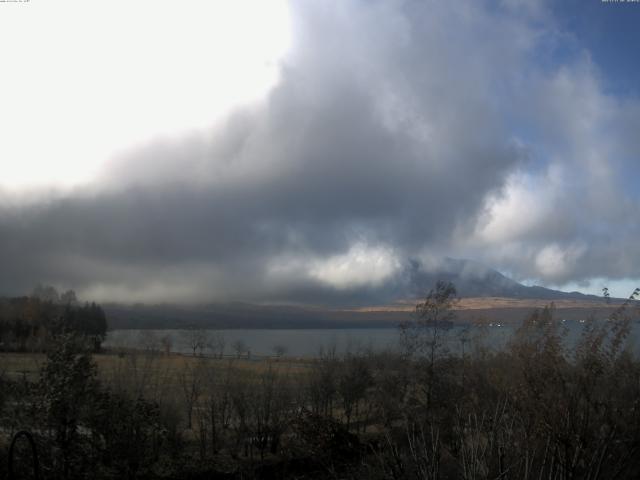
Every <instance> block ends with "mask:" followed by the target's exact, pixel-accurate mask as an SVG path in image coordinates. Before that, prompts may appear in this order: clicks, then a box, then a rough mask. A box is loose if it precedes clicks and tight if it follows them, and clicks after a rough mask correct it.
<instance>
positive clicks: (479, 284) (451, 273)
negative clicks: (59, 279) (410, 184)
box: [103, 258, 617, 329]
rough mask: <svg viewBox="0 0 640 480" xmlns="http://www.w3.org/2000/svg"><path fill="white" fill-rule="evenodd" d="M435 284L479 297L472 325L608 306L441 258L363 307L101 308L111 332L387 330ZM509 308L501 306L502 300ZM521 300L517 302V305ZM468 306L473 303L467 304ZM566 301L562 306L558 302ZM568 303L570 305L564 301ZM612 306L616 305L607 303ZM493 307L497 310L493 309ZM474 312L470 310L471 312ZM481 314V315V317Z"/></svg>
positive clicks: (465, 312)
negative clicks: (484, 318)
mask: <svg viewBox="0 0 640 480" xmlns="http://www.w3.org/2000/svg"><path fill="white" fill-rule="evenodd" d="M438 280H444V281H450V282H452V283H453V284H454V285H455V287H456V290H457V294H458V297H459V298H469V299H474V298H475V299H482V298H485V299H486V301H483V302H478V304H481V305H482V306H481V307H479V308H476V307H473V308H471V309H462V311H459V312H458V317H459V319H460V320H461V321H463V322H465V321H472V320H473V319H474V318H476V317H477V316H478V315H480V314H479V313H477V312H479V311H482V312H486V314H490V315H491V316H492V318H498V319H500V321H502V322H508V321H514V320H515V321H517V320H521V319H523V318H525V317H526V316H528V315H529V314H530V313H531V311H532V310H533V309H534V307H532V302H527V300H542V301H544V302H545V304H546V303H550V302H552V301H565V300H569V301H576V302H578V303H584V304H590V305H592V306H594V308H599V309H604V310H606V309H607V308H610V307H611V306H608V305H607V304H605V302H604V301H603V299H602V297H598V296H595V295H585V294H582V293H580V292H561V291H559V290H552V289H549V288H545V287H540V286H526V285H522V284H521V283H518V282H516V281H515V280H512V279H510V278H508V277H507V276H505V275H503V274H501V273H500V272H498V271H497V270H494V269H492V268H489V267H486V266H484V265H482V264H481V263H478V262H475V261H472V260H464V259H453V258H445V259H444V260H443V261H441V262H439V263H438V264H437V265H435V266H434V265H431V266H430V267H429V268H428V269H427V268H425V267H424V266H423V265H421V264H420V263H419V262H417V261H412V262H411V264H410V266H409V270H408V275H407V277H405V282H403V284H402V285H397V286H396V288H395V289H394V294H395V296H396V298H395V303H394V302H392V303H391V304H387V305H385V306H382V307H381V306H380V305H378V306H377V307H376V306H373V305H372V307H373V308H371V309H367V308H366V307H363V306H362V305H359V306H358V307H357V308H353V307H354V306H343V307H337V306H335V305H334V306H332V307H329V306H325V307H318V306H305V305H261V304H252V303H243V302H218V303H208V304H207V303H202V304H192V305H179V304H146V305H145V304H135V305H131V304H129V305H127V304H118V303H106V304H104V305H103V306H104V309H105V311H106V313H107V316H108V319H109V327H110V328H111V329H119V328H161V329H162V328H192V327H198V328H293V329H299V328H361V327H390V326H391V327H392V326H397V325H398V324H399V323H400V322H401V321H403V320H404V319H406V316H407V314H408V311H407V307H409V310H411V308H410V306H411V305H412V304H413V305H415V303H414V302H417V301H420V300H421V299H424V297H425V295H426V294H427V293H428V292H429V290H430V289H432V288H433V287H434V286H435V284H436V282H437V281H438ZM500 299H503V300H504V299H513V300H514V304H513V305H511V306H509V308H504V305H498V304H500V303H502V304H504V301H502V302H501V301H500ZM518 301H522V302H518ZM472 303H474V302H472ZM561 303H566V302H561ZM569 303H571V302H569ZM613 303H617V301H616V302H613ZM496 307H498V308H496ZM575 307H576V308H564V309H563V317H564V318H575V319H582V318H585V313H584V312H585V310H584V308H582V307H584V305H583V306H582V307H580V308H577V307H579V306H577V305H576V306H575ZM474 309H475V310H474ZM483 315H485V314H483Z"/></svg>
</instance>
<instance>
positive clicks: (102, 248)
mask: <svg viewBox="0 0 640 480" xmlns="http://www.w3.org/2000/svg"><path fill="white" fill-rule="evenodd" d="M452 3H453V2H452ZM455 3H456V5H455V6H453V5H448V2H405V3H394V4H393V5H391V4H390V3H387V2H380V3H377V2H349V3H347V2H342V1H335V2H295V4H293V5H292V8H293V9H294V12H293V18H294V44H293V47H292V51H291V52H290V53H289V55H288V56H287V58H286V59H285V60H284V61H283V64H282V68H281V79H280V81H279V83H278V85H277V86H276V87H275V88H274V89H273V91H272V92H271V93H270V94H269V96H268V98H267V99H266V100H265V101H264V102H263V103H260V104H258V105H254V106H252V107H246V108H244V109H241V110H238V111H237V112H235V113H234V114H233V115H231V116H230V117H229V118H228V119H227V120H226V121H225V122H223V123H221V124H219V125H217V126H216V127H215V128H214V129H213V130H212V131H210V132H206V133H202V132H196V133H193V134H191V135H185V137H184V138H183V139H182V140H158V141H157V142H155V143H153V144H151V145H148V146H146V147H143V148H139V149H136V150H133V151H129V152H127V153H126V154H123V155H122V156H121V157H120V158H119V159H117V160H115V161H114V162H112V164H110V165H109V166H108V168H107V169H106V170H105V173H104V176H103V178H101V180H100V182H98V183H96V184H95V185H93V186H92V187H91V188H89V187H87V188H85V189H83V190H82V191H77V192H75V193H74V194H70V195H66V196H64V197H62V198H60V197H58V198H55V199H50V200H49V201H47V202H40V203H36V204H33V203H31V204H29V205H25V206H22V207H15V206H14V207H11V208H6V209H5V210H4V211H3V212H2V213H1V214H0V263H1V264H2V268H3V275H2V276H0V291H2V292H5V293H19V292H24V291H28V290H29V289H30V288H31V287H32V286H33V285H34V284H35V283H37V282H47V283H52V284H56V285H60V286H63V287H72V288H76V289H78V290H80V291H81V292H86V294H88V295H91V296H94V297H97V298H101V299H122V300H169V301H174V300H209V299H214V300H215V299H245V300H261V301H302V302H310V303H314V302H317V303H331V302H342V303H348V302H366V301H371V300H372V299H375V300H376V301H384V300H386V299H389V298H392V297H393V296H397V295H398V294H401V292H402V289H403V287H404V286H406V282H407V281H408V275H407V271H408V270H407V269H408V268H409V263H408V261H409V259H410V258H424V257H425V256H427V257H428V256H430V255H440V254H454V255H456V254H461V255H463V254H464V252H476V253H478V252H480V247H482V248H483V249H484V250H486V252H488V253H486V252H485V253H484V254H479V255H478V256H479V257H480V259H482V257H484V258H487V259H490V260H496V261H499V262H502V265H496V266H506V267H511V268H513V269H514V270H515V269H518V271H519V272H522V275H523V276H533V275H536V274H539V273H540V272H539V271H538V270H536V268H537V267H536V259H538V260H539V258H538V257H536V253H535V252H537V255H539V254H540V251H541V249H544V248H545V246H546V245H547V244H548V243H549V242H553V241H556V242H559V241H561V239H557V238H555V237H554V232H553V229H550V230H552V231H546V230H543V231H545V232H546V233H545V234H542V237H543V238H541V239H540V241H539V242H537V243H535V242H534V243H532V244H526V241H525V240H523V239H522V238H520V237H518V235H515V236H513V235H512V237H509V238H507V239H506V240H505V239H504V238H502V237H500V235H497V236H496V234H494V233H495V232H494V230H495V229H496V228H498V227H495V226H494V227H495V228H494V230H491V228H489V230H487V229H486V228H485V227H486V226H485V227H483V226H482V225H484V224H483V223H482V222H483V221H482V219H485V220H484V222H485V223H487V222H489V223H490V222H491V221H493V222H494V223H495V222H496V221H499V220H500V219H495V218H493V216H492V217H491V218H490V219H489V220H487V219H486V215H487V205H486V199H487V198H491V196H492V195H494V196H495V195H497V193H496V192H501V191H503V189H504V188H505V180H506V179H507V178H508V177H509V176H510V175H513V174H514V172H518V171H521V169H523V168H525V167H526V166H527V165H528V164H527V157H528V153H527V152H528V150H527V148H524V147H523V146H522V144H521V143H520V142H518V141H514V137H513V134H512V132H511V130H510V128H511V127H512V125H510V119H511V118H512V115H510V114H509V110H508V109H509V108H510V106H509V104H510V102H511V101H514V102H524V103H526V101H531V100H530V99H527V100H525V99H523V98H522V97H523V95H522V92H520V91H519V88H520V87H522V81H523V80H522V78H521V77H520V73H519V72H523V71H526V70H527V69H531V68H532V67H531V66H530V65H529V64H528V62H529V61H530V59H529V57H530V55H531V53H532V51H533V50H534V49H535V48H536V40H535V39H536V32H535V31H534V30H533V29H532V27H530V26H529V24H528V20H526V19H525V20H520V19H518V18H516V17H514V16H513V13H512V10H511V9H507V10H505V11H501V10H497V11H496V10H492V11H489V10H488V9H485V8H484V7H483V5H482V4H481V3H480V2H460V3H458V2H455ZM532 108H533V107H532ZM559 188H560V187H559ZM572 211H573V208H569V210H568V213H567V214H566V217H567V218H571V212H572ZM479 219H480V220H479ZM540 222H541V223H544V222H543V220H541V221H540ZM565 224H566V222H564V223H563V225H565ZM483 228H485V230H487V231H484V230H482V229H483ZM498 230H499V228H498ZM500 231H501V230H500ZM557 231H558V230H557V229H556V232H557ZM487 232H489V233H487ZM492 232H494V233H492ZM576 232H581V230H580V228H579V226H578V227H576V228H572V229H571V230H570V231H569V232H567V239H568V240H567V241H568V243H569V244H571V242H572V241H573V240H574V239H575V236H576ZM516 233H517V232H516ZM492 235H493V236H492ZM496 239H497V240H496ZM497 241H513V242H516V243H517V245H516V246H513V247H512V248H513V253H512V254H511V253H509V252H511V251H508V252H505V251H502V250H501V249H500V245H498V244H497V243H496V242H497ZM514 245H515V244H514ZM517 248H520V253H521V254H522V252H525V253H527V252H528V257H527V255H525V256H524V257H521V256H520V257H519V256H518V255H517V254H516V250H517ZM558 248H560V247H558ZM452 249H458V250H457V251H451V250H452ZM535 249H537V250H536V251H535V252H534V250H535ZM532 252H533V253H532ZM498 253H500V255H498ZM553 253H554V252H553V251H550V254H553ZM601 255H603V256H604V257H605V258H606V253H602V254H601ZM551 256H553V255H551ZM521 258H526V259H527V260H526V261H521ZM543 260H544V258H543V259H542V260H540V262H542V261H543ZM369 269H370V271H369ZM568 271H569V272H572V271H573V270H571V269H569V270H568ZM543 273H544V272H543ZM587 274H588V272H584V273H583V274H582V275H583V276H584V275H587ZM563 275H565V273H563ZM566 275H568V277H570V276H571V273H569V274H566ZM540 276H544V275H540ZM549 276H550V277H554V275H553V272H551V274H550V275H549ZM399 292H400V293H399Z"/></svg>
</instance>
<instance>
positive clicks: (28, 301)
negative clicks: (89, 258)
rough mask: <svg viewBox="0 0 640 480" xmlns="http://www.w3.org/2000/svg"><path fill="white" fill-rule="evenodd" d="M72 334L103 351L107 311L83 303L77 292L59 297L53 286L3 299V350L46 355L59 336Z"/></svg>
mask: <svg viewBox="0 0 640 480" xmlns="http://www.w3.org/2000/svg"><path fill="white" fill-rule="evenodd" d="M69 332H74V333H76V334H78V335H79V336H81V337H83V338H84V339H85V340H86V341H87V342H88V343H90V345H91V347H92V348H93V349H94V350H95V351H98V350H100V346H101V344H102V342H103V341H104V339H105V336H106V333H107V319H106V316H105V313H104V311H103V309H102V308H101V307H100V306H99V305H97V304H95V303H93V302H92V303H84V304H81V303H80V302H78V300H77V297H76V294H75V292H74V291H73V290H68V291H66V292H64V293H62V294H58V292H57V290H56V289H55V288H53V287H43V286H38V287H36V289H34V291H33V293H32V294H31V295H29V296H22V297H9V298H0V351H17V352H27V351H31V352H38V351H40V352H43V351H45V350H46V349H47V348H48V346H49V345H50V344H51V342H52V340H53V338H54V337H55V336H57V335H60V334H62V333H69Z"/></svg>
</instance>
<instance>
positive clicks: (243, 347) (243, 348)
mask: <svg viewBox="0 0 640 480" xmlns="http://www.w3.org/2000/svg"><path fill="white" fill-rule="evenodd" d="M231 347H232V348H233V350H234V351H235V352H236V356H237V357H238V358H240V357H241V356H242V354H243V353H247V351H248V350H249V349H248V347H247V344H246V343H244V341H243V340H241V339H238V340H236V341H234V342H233V343H232V344H231Z"/></svg>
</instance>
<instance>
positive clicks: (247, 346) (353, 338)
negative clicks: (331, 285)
mask: <svg viewBox="0 0 640 480" xmlns="http://www.w3.org/2000/svg"><path fill="white" fill-rule="evenodd" d="M564 325H565V326H566V328H567V330H568V334H567V337H566V338H567V342H568V343H569V344H572V343H575V342H576V341H577V340H578V339H579V337H580V333H581V331H582V326H583V324H581V323H579V322H566V324H564ZM464 328H465V327H460V326H456V327H453V328H452V329H451V330H449V331H448V332H446V334H445V336H444V338H445V342H446V345H447V348H449V350H451V351H452V352H459V351H461V349H462V348H463V341H462V340H463V338H466V341H464V348H466V349H472V348H474V344H475V345H477V344H478V343H481V344H482V345H484V346H486V347H489V348H492V349H501V348H504V346H505V345H506V344H507V343H508V341H509V339H510V338H511V336H512V335H513V332H514V331H515V329H516V327H514V326H509V325H503V326H497V325H494V326H492V327H484V328H482V329H480V328H478V327H468V329H467V330H465V329H464ZM192 332H193V331H189V330H112V331H110V332H109V333H108V335H107V339H106V341H105V343H104V346H105V347H107V348H152V349H157V350H162V339H163V338H168V339H169V340H170V343H171V351H172V352H178V353H191V352H192V348H191V346H190V343H191V342H190V339H189V337H190V335H191V334H192ZM200 332H205V336H206V337H207V342H206V343H209V344H213V343H215V341H216V339H218V340H219V339H223V343H224V354H225V355H234V354H235V353H236V351H237V349H236V348H234V347H235V346H236V344H238V343H239V342H241V343H242V344H243V345H242V347H243V348H242V349H243V351H244V352H250V354H251V355H252V356H273V355H275V351H276V347H281V348H282V350H283V351H284V353H285V354H286V355H287V356H294V357H315V356H318V355H319V354H320V352H321V351H322V350H324V351H327V350H329V349H333V348H335V350H336V352H337V353H338V354H344V353H345V352H354V353H355V352H358V351H365V350H368V349H371V350H373V351H384V350H398V349H399V347H400V334H399V332H398V329H397V328H352V329H289V330H279V329H245V330H241V329H238V330H204V331H200ZM639 338H640V327H639V325H638V324H637V323H634V324H633V326H632V334H631V336H630V339H629V341H630V343H631V345H632V346H633V347H634V350H636V349H637V348H636V347H638V346H640V345H639V344H638V339H639ZM212 351H213V350H212V349H208V348H204V349H203V352H204V353H205V354H210V353H212ZM467 351H468V350H467Z"/></svg>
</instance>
